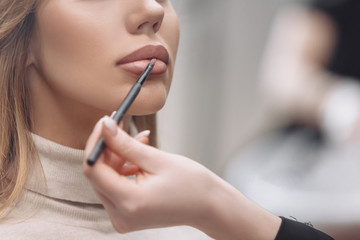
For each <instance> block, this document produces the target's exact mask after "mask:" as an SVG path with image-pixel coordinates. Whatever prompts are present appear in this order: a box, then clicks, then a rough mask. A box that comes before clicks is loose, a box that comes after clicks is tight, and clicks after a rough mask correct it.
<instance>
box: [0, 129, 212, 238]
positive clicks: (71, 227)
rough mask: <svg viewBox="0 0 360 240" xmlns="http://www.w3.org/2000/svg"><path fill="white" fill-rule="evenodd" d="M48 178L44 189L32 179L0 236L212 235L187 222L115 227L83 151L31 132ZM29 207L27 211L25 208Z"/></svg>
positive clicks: (124, 236)
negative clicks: (85, 170)
mask: <svg viewBox="0 0 360 240" xmlns="http://www.w3.org/2000/svg"><path fill="white" fill-rule="evenodd" d="M33 140H34V142H35V145H36V148H37V150H38V153H39V157H40V162H41V165H42V168H43V171H44V175H45V179H46V185H47V186H46V188H43V190H41V189H42V188H41V187H39V186H40V185H39V183H38V182H36V180H34V179H32V180H30V183H29V185H28V187H27V190H26V191H25V193H24V196H23V200H22V201H21V202H20V204H19V206H17V207H16V208H15V209H14V210H13V211H12V212H11V214H10V220H9V222H8V223H2V224H1V225H0V239H2V240H10V239H11V240H17V239H21V240H23V239H24V240H40V239H46V240H51V239H77V240H78V239H86V240H95V239H100V240H101V239H104V240H113V239H114V240H115V239H119V240H125V239H126V240H137V239H139V240H140V239H141V240H161V239H170V240H178V239H179V240H180V239H181V240H183V239H186V240H191V239H194V240H195V239H210V238H209V237H208V236H207V235H205V234H204V233H202V232H200V231H198V230H196V229H194V228H191V227H186V226H181V227H171V228H161V229H150V230H143V231H138V232H133V233H128V234H119V233H117V232H115V231H114V229H113V227H112V225H111V222H110V220H109V218H108V215H107V214H106V212H105V210H104V208H103V205H102V204H101V202H100V201H99V200H98V198H97V196H96V194H95V193H94V191H93V189H92V188H91V185H90V183H89V182H88V181H87V179H86V178H85V177H84V176H83V174H82V159H83V151H82V150H77V149H72V148H69V147H65V146H62V145H59V144H57V143H54V142H51V141H49V140H46V139H44V138H42V137H39V136H37V135H33ZM29 208H30V209H31V211H29Z"/></svg>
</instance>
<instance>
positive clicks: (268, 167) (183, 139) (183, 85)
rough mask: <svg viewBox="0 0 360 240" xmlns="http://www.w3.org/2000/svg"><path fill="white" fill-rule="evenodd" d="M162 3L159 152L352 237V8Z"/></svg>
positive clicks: (359, 51) (323, 1)
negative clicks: (166, 46)
mask: <svg viewBox="0 0 360 240" xmlns="http://www.w3.org/2000/svg"><path fill="white" fill-rule="evenodd" d="M171 2H172V3H173V5H174V7H175V9H176V10H177V13H178V16H179V19H180V25H181V41H180V47H179V51H178V58H177V63H176V70H175V75H174V78H173V83H172V87H171V90H170V95H169V97H168V101H167V103H166V105H165V107H164V108H163V109H162V110H161V111H160V113H159V118H158V120H159V124H158V128H159V142H160V148H162V149H163V150H166V151H169V152H173V153H179V154H182V155H185V156H188V157H190V158H192V159H194V160H196V161H198V162H200V163H202V164H203V165H205V166H206V167H208V168H209V169H211V170H212V171H214V172H215V173H217V174H218V175H220V176H221V177H223V178H224V179H225V180H227V181H228V182H230V183H231V184H232V185H234V186H235V187H236V188H238V189H239V190H240V191H242V192H243V193H244V194H245V195H246V196H247V197H249V198H250V199H252V200H253V201H255V202H257V203H258V204H260V205H261V206H263V207H265V208H266V209H268V210H269V211H271V212H273V213H275V214H277V215H283V216H285V217H289V216H294V217H296V218H297V219H298V220H299V221H303V222H304V221H311V222H312V223H314V224H315V226H316V227H318V228H320V229H321V230H323V231H325V232H328V233H330V234H331V235H332V236H334V237H335V238H336V239H337V240H343V239H351V240H356V239H360V228H359V225H360V188H359V185H360V174H358V173H359V170H360V160H359V159H360V149H359V144H360V68H359V67H358V63H359V62H360V47H359V44H358V43H359V42H360V29H359V27H358V26H359V22H360V14H359V13H360V1H358V0H303V1H302V0H226V1H219V0H172V1H171ZM305 6H307V7H309V8H305Z"/></svg>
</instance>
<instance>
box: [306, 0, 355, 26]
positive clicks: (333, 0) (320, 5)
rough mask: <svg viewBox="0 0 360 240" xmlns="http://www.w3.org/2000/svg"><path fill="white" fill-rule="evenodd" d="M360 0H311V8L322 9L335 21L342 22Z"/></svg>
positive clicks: (309, 3)
mask: <svg viewBox="0 0 360 240" xmlns="http://www.w3.org/2000/svg"><path fill="white" fill-rule="evenodd" d="M357 1H358V0H310V1H309V2H308V6H309V7H310V9H314V10H318V11H322V12H324V13H325V14H327V15H328V16H329V17H330V18H332V20H333V21H335V22H337V23H338V22H342V21H343V19H344V18H346V15H347V14H348V12H349V11H350V12H351V10H352V8H353V6H354V5H358V2H357Z"/></svg>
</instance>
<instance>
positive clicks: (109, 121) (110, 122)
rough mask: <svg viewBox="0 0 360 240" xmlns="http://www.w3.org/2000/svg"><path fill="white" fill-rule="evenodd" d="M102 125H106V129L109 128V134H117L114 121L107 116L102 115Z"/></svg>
mask: <svg viewBox="0 0 360 240" xmlns="http://www.w3.org/2000/svg"><path fill="white" fill-rule="evenodd" d="M104 126H105V127H106V129H108V130H109V132H110V134H111V135H113V136H115V135H116V134H117V131H118V127H117V125H116V122H115V121H114V120H113V119H111V118H110V117H109V116H105V117H104Z"/></svg>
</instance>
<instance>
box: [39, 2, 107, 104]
mask: <svg viewBox="0 0 360 240" xmlns="http://www.w3.org/2000/svg"><path fill="white" fill-rule="evenodd" d="M68 5H69V4H68ZM107 26H108V25H107V24H104V22H101V21H100V20H99V18H97V17H96V16H89V15H88V14H85V13H82V12H81V11H80V10H77V9H71V8H70V6H67V5H66V4H63V5H62V4H61V1H54V3H49V4H47V5H46V6H45V7H44V8H42V9H40V11H39V14H38V18H37V38H36V42H37V44H36V45H37V47H36V49H37V51H36V53H35V54H34V55H35V58H36V62H37V65H38V69H39V71H40V72H41V75H42V76H43V77H44V79H45V80H46V82H47V84H48V85H49V86H50V87H51V88H52V90H53V91H55V92H57V93H60V95H63V96H66V97H70V98H72V99H75V100H78V101H81V102H83V103H86V104H99V103H98V102H99V101H95V100H98V99H99V98H103V99H108V98H105V96H101V93H104V94H103V95H105V93H106V92H107V91H106V90H107V89H108V86H109V85H111V84H114V83H111V82H110V83H109V82H107V83H105V82H104V81H103V78H104V79H109V78H110V79H111V77H109V76H107V75H106V74H108V75H109V72H110V71H109V68H110V67H111V66H112V65H111V64H112V63H111V57H109V56H111V54H109V41H108V38H109V36H108V35H107V34H108V33H109V32H112V31H111V30H110V29H107V28H106V27H107ZM102 104H103V105H104V106H96V107H99V108H106V107H105V106H106V105H108V104H107V103H106V102H102Z"/></svg>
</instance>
